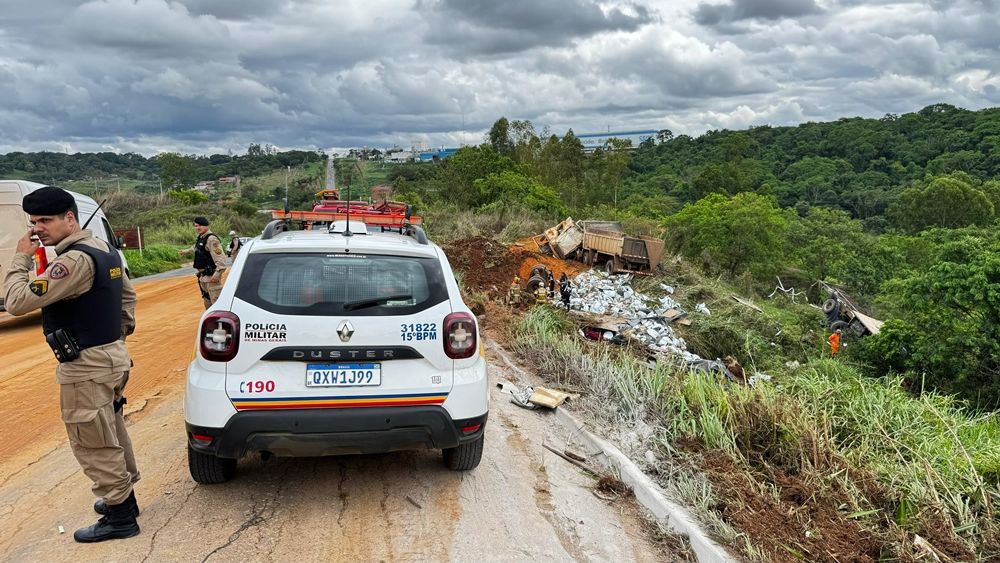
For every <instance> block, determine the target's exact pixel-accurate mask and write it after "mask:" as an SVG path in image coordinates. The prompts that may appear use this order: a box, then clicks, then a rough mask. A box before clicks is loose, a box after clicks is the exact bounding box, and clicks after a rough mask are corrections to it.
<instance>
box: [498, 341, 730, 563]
mask: <svg viewBox="0 0 1000 563" xmlns="http://www.w3.org/2000/svg"><path fill="white" fill-rule="evenodd" d="M486 346H487V348H489V349H490V350H492V351H494V352H495V353H496V354H497V356H499V357H500V359H502V360H503V361H504V363H505V364H506V365H507V367H509V368H510V369H511V370H513V371H515V372H517V373H518V374H519V375H520V376H521V377H522V378H523V379H524V380H526V381H528V380H530V379H531V378H532V377H533V376H531V375H530V374H528V373H527V372H525V371H524V370H523V369H521V368H520V367H518V366H517V365H516V364H515V363H514V362H513V361H511V359H510V356H509V355H508V354H507V352H506V350H504V349H503V348H501V347H500V345H499V344H497V343H496V342H494V341H492V340H488V341H487V343H486ZM555 417H556V420H558V421H559V423H560V424H561V425H562V426H563V427H564V428H565V429H566V430H567V431H569V432H570V433H571V435H572V436H573V437H574V438H575V439H577V440H579V441H580V442H581V443H582V444H584V445H585V446H587V447H588V448H589V449H590V451H591V452H594V454H593V455H594V456H595V457H597V461H598V462H599V463H601V464H602V465H604V466H605V467H609V468H612V469H614V470H615V471H616V472H617V473H618V475H619V478H620V479H621V480H622V482H623V483H625V484H626V485H628V486H629V487H631V488H632V491H633V492H634V493H635V498H636V500H637V501H638V502H639V504H641V505H642V506H643V507H645V508H646V510H648V511H649V512H650V513H651V514H652V515H653V516H654V517H655V518H656V520H657V521H658V522H659V523H660V524H661V525H662V526H663V527H664V528H666V529H667V530H670V531H672V532H675V533H678V534H681V535H683V536H685V537H687V538H688V541H689V542H690V544H691V550H692V551H694V554H695V556H696V557H697V558H698V561H700V562H703V563H717V562H718V563H722V562H724V563H729V562H735V561H736V559H735V558H733V557H732V556H730V555H729V554H728V553H727V552H726V550H725V548H723V547H722V546H721V545H719V544H718V543H716V542H715V541H713V540H712V539H710V538H709V537H708V535H707V534H706V533H705V532H704V531H703V530H702V529H701V528H700V527H699V525H698V523H697V522H696V521H695V520H694V518H692V517H691V515H690V514H688V512H687V510H685V509H684V507H682V506H681V505H679V504H677V503H675V502H672V501H670V500H669V499H667V497H666V495H665V494H664V493H663V490H662V489H661V488H660V486H659V485H657V484H656V483H654V482H653V480H652V479H650V478H649V476H647V475H646V474H645V473H643V471H642V470H641V469H639V467H638V466H637V465H636V464H635V463H633V462H632V460H631V459H629V458H628V456H626V455H625V454H623V453H622V452H621V450H619V449H618V448H617V447H615V445H614V444H611V443H610V442H608V441H606V440H604V439H602V438H599V437H598V436H595V435H594V434H593V433H591V432H589V431H588V430H587V429H586V427H585V426H584V424H583V423H582V422H580V421H579V420H577V419H576V418H575V417H574V416H573V415H572V414H570V413H569V412H568V411H567V410H566V409H564V408H557V409H555Z"/></svg>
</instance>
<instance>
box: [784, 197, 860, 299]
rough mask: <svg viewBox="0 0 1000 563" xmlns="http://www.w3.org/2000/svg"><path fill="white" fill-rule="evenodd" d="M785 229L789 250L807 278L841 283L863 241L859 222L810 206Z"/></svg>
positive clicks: (833, 211)
mask: <svg viewBox="0 0 1000 563" xmlns="http://www.w3.org/2000/svg"><path fill="white" fill-rule="evenodd" d="M789 226H790V229H789V235H788V240H789V243H790V244H789V248H790V249H791V250H792V251H793V253H794V258H795V260H796V262H798V265H799V266H800V267H801V268H802V270H803V271H804V272H806V273H807V274H808V275H809V278H810V279H817V280H829V281H835V282H836V281H845V280H844V279H842V276H843V275H844V274H845V270H846V266H847V264H848V262H849V261H850V259H851V257H852V256H853V255H854V253H855V252H857V251H858V249H859V247H860V245H861V242H862V240H863V239H864V238H866V237H865V235H864V233H863V232H862V229H861V222H860V221H857V220H855V219H851V217H850V216H849V215H848V214H847V213H846V212H844V211H841V210H839V209H827V208H824V207H811V208H809V211H808V212H807V213H806V215H805V217H802V218H801V219H798V218H793V219H790V220H789Z"/></svg>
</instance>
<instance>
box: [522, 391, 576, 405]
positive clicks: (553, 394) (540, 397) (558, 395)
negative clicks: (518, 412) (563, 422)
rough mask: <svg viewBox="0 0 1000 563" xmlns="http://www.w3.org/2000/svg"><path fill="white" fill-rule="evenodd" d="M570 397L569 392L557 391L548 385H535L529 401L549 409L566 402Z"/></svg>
mask: <svg viewBox="0 0 1000 563" xmlns="http://www.w3.org/2000/svg"><path fill="white" fill-rule="evenodd" d="M570 397H571V395H570V394H569V393H563V392H562V391H556V390H555V389H549V388H547V387H535V389H534V391H533V392H532V393H531V396H530V397H528V402H530V403H531V404H533V405H536V406H540V407H545V408H547V409H554V408H558V407H559V405H561V404H563V403H565V402H566V401H567V400H568V399H570Z"/></svg>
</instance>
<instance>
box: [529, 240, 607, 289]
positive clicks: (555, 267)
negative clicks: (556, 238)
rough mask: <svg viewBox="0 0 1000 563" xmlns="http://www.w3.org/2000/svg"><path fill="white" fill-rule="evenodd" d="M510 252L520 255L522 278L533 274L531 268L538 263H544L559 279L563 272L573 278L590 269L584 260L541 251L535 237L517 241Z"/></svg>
mask: <svg viewBox="0 0 1000 563" xmlns="http://www.w3.org/2000/svg"><path fill="white" fill-rule="evenodd" d="M510 252H511V253H512V254H514V255H516V256H518V257H519V259H520V261H521V265H520V267H519V269H518V275H519V276H521V279H522V280H527V279H528V277H529V276H530V275H531V269H532V268H534V267H535V266H537V265H538V264H543V265H544V266H545V267H547V268H548V269H549V270H552V275H553V276H555V278H556V279H557V280H558V279H559V276H561V275H562V274H563V273H565V274H566V275H567V276H569V277H570V278H573V277H575V276H576V275H577V274H579V273H581V272H584V271H586V270H588V269H589V266H587V265H586V264H583V263H582V262H576V261H573V260H560V259H559V258H558V257H556V256H553V255H551V254H545V253H544V252H542V251H541V249H540V248H539V246H538V242H537V241H536V240H535V239H534V238H526V239H522V240H519V241H517V242H515V243H514V244H513V245H512V246H511V247H510Z"/></svg>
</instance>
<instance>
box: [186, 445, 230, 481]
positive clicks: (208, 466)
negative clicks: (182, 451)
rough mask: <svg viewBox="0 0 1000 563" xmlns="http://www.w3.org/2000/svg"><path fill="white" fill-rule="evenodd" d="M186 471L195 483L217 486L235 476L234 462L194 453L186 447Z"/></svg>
mask: <svg viewBox="0 0 1000 563" xmlns="http://www.w3.org/2000/svg"><path fill="white" fill-rule="evenodd" d="M188 470H189V471H190V472H191V478H192V479H194V480H195V482H196V483H201V484H202V485H217V484H219V483H225V482H226V481H228V480H230V479H232V478H233V477H235V476H236V460H235V459H224V458H220V457H215V456H214V455H211V454H203V453H201V452H196V451H195V450H194V449H192V448H191V446H188Z"/></svg>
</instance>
